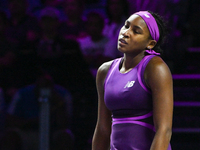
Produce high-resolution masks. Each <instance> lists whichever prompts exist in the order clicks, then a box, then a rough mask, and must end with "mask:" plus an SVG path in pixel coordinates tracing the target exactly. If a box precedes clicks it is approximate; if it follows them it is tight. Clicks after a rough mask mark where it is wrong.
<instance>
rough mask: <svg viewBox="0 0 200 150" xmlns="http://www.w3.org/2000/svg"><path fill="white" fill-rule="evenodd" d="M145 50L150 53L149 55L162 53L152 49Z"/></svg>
mask: <svg viewBox="0 0 200 150" xmlns="http://www.w3.org/2000/svg"><path fill="white" fill-rule="evenodd" d="M145 52H146V53H148V54H149V55H160V53H157V52H155V51H154V50H152V49H148V50H145Z"/></svg>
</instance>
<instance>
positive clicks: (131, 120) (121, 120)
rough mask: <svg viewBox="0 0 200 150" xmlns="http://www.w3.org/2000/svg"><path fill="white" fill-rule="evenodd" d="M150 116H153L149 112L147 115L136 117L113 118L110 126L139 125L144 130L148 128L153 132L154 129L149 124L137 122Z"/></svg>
mask: <svg viewBox="0 0 200 150" xmlns="http://www.w3.org/2000/svg"><path fill="white" fill-rule="evenodd" d="M152 115H153V113H152V112H149V113H147V114H145V115H142V116H137V117H127V118H113V123H112V125H115V124H122V123H133V124H137V125H141V126H144V127H146V128H149V129H151V130H153V131H155V128H154V126H153V125H151V124H149V123H146V122H142V121H138V120H141V119H145V118H149V117H151V116H152Z"/></svg>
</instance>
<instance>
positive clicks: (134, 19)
mask: <svg viewBox="0 0 200 150" xmlns="http://www.w3.org/2000/svg"><path fill="white" fill-rule="evenodd" d="M127 21H128V22H130V24H131V25H133V26H138V27H140V28H141V29H143V30H148V28H147V25H146V23H145V21H144V20H143V19H142V18H141V17H140V16H138V15H136V14H133V15H131V16H130V17H129V18H128V20H127Z"/></svg>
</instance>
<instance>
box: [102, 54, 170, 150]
mask: <svg viewBox="0 0 200 150" xmlns="http://www.w3.org/2000/svg"><path fill="white" fill-rule="evenodd" d="M154 56H155V55H147V56H145V57H144V58H143V59H142V60H141V61H140V63H138V65H137V66H135V67H134V68H133V69H132V70H131V71H129V72H127V73H120V71H119V66H120V64H121V62H122V58H119V59H115V60H114V61H113V63H112V65H111V66H110V69H109V71H108V74H107V77H106V80H105V85H104V89H105V94H104V99H105V104H106V106H107V108H108V109H109V110H110V111H111V112H112V133H111V143H110V146H111V150H149V149H150V146H151V143H152V140H153V138H154V135H155V129H154V125H153V117H152V96H151V91H150V89H149V88H148V87H147V86H146V85H145V82H144V77H143V76H144V70H145V68H146V66H147V64H148V62H149V61H150V60H151V59H152V58H153V57H154ZM168 150H171V147H170V145H169V148H168Z"/></svg>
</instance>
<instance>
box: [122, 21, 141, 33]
mask: <svg viewBox="0 0 200 150" xmlns="http://www.w3.org/2000/svg"><path fill="white" fill-rule="evenodd" d="M125 23H128V24H131V22H130V21H128V20H126V21H125ZM133 27H134V28H137V29H140V30H142V28H141V27H139V26H137V25H133ZM142 31H143V30H142Z"/></svg>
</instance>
